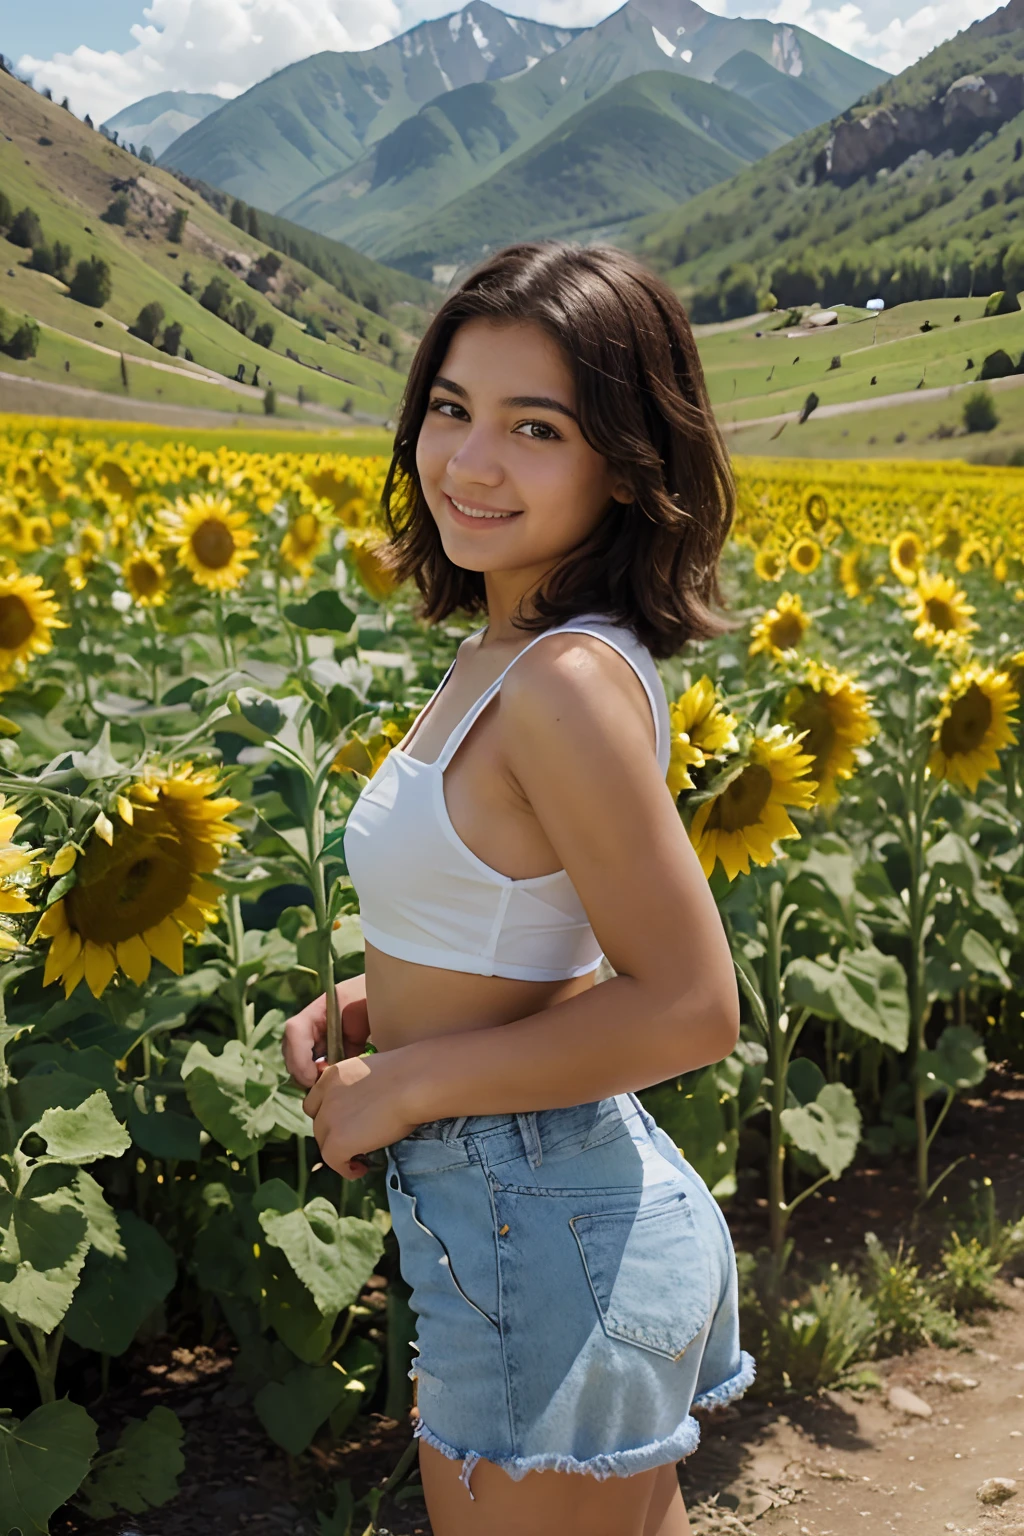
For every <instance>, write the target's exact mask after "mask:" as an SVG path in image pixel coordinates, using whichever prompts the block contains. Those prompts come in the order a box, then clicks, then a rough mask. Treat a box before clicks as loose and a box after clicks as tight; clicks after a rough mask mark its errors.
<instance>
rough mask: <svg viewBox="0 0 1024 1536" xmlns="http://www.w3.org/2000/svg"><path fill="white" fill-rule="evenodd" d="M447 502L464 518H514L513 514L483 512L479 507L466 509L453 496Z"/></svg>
mask: <svg viewBox="0 0 1024 1536" xmlns="http://www.w3.org/2000/svg"><path fill="white" fill-rule="evenodd" d="M448 500H449V501H450V502H451V504H452V506H453V507H458V509H459V511H460V512H461V513H462V514H463V516H465V517H483V518H505V517H515V516H516V514H515V513H514V512H483V511H481V509H480V508H479V507H467V506H465V505H464V503H463V502H461V501H456V500H455V497H454V496H449V498H448Z"/></svg>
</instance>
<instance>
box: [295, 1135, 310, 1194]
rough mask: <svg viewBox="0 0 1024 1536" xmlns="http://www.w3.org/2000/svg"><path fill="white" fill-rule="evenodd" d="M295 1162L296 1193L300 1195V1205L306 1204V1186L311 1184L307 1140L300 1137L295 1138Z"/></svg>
mask: <svg viewBox="0 0 1024 1536" xmlns="http://www.w3.org/2000/svg"><path fill="white" fill-rule="evenodd" d="M295 1142H296V1146H295V1162H296V1165H297V1170H298V1181H297V1188H296V1191H295V1193H296V1194H297V1195H298V1199H299V1204H300V1205H305V1203H306V1185H307V1183H308V1182H309V1162H308V1159H307V1157H306V1138H305V1136H302V1135H299V1136H296V1138H295Z"/></svg>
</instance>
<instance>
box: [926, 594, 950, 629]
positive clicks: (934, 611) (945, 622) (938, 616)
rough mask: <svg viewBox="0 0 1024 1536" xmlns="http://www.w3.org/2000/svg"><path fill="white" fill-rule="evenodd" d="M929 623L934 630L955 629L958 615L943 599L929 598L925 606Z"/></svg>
mask: <svg viewBox="0 0 1024 1536" xmlns="http://www.w3.org/2000/svg"><path fill="white" fill-rule="evenodd" d="M924 609H925V613H926V614H927V615H928V622H929V624H931V626H932V628H933V629H942V630H946V629H955V628H956V615H955V614H954V612H953V610H952V608H951V607H950V606H949V604H948V603H947V602H946V600H945V598H943V597H929V598H927V599H926V601H925V605H924Z"/></svg>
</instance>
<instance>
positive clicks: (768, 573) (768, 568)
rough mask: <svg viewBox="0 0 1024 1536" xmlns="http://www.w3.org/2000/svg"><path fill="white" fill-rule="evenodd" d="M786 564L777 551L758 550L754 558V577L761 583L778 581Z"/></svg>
mask: <svg viewBox="0 0 1024 1536" xmlns="http://www.w3.org/2000/svg"><path fill="white" fill-rule="evenodd" d="M785 569H786V562H785V559H784V558H783V556H782V555H781V554H780V552H779V551H778V550H777V549H759V550H758V552H757V554H756V555H755V556H754V575H755V576H759V577H760V578H761V580H762V581H779V580H781V578H782V573H783V571H784V570H785Z"/></svg>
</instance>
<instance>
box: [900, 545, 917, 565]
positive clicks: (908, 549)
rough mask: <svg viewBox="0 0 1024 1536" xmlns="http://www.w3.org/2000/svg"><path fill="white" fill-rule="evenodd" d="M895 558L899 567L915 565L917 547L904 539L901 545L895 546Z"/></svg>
mask: <svg viewBox="0 0 1024 1536" xmlns="http://www.w3.org/2000/svg"><path fill="white" fill-rule="evenodd" d="M896 558H897V560H898V561H899V563H900V565H916V564H917V545H916V544H915V543H914V541H913V540H912V539H904V540H903V541H902V543H900V544H899V545H897V548H896Z"/></svg>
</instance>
